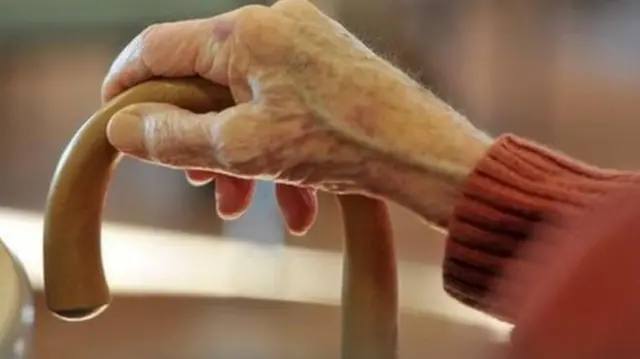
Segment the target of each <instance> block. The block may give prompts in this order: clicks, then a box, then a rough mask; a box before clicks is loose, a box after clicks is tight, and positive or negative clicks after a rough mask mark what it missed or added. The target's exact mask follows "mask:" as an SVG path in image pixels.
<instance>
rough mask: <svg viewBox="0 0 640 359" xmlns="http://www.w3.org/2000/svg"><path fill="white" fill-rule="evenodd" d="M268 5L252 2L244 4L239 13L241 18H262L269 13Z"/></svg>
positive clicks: (251, 19)
mask: <svg viewBox="0 0 640 359" xmlns="http://www.w3.org/2000/svg"><path fill="white" fill-rule="evenodd" d="M269 11H270V10H269V7H268V6H265V5H258V4H252V5H247V6H244V7H243V8H242V9H241V11H240V14H239V18H240V19H241V20H248V21H253V20H259V19H261V18H264V17H266V16H267V14H268V13H269Z"/></svg>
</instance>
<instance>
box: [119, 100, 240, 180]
mask: <svg viewBox="0 0 640 359" xmlns="http://www.w3.org/2000/svg"><path fill="white" fill-rule="evenodd" d="M238 107H239V106H236V107H232V108H229V109H227V110H225V111H223V112H220V113H204V114H196V113H193V112H191V111H188V110H185V109H182V108H179V107H177V106H173V105H170V104H161V103H143V104H136V105H131V106H128V107H126V108H124V109H122V110H120V111H118V112H117V113H116V114H115V115H114V116H113V117H112V118H111V120H110V122H109V124H108V126H107V138H108V140H109V142H110V143H111V144H112V145H113V146H114V147H115V148H117V149H118V150H119V151H121V152H123V153H125V154H128V155H130V156H133V157H137V158H139V159H142V160H146V161H149V162H154V163H158V164H162V165H165V166H168V167H175V168H206V169H219V168H220V163H218V161H217V160H216V158H217V157H218V156H217V154H216V153H215V148H216V146H215V144H214V141H213V136H212V128H213V127H212V124H214V123H216V124H219V125H223V123H224V122H225V120H229V119H230V118H231V117H238V115H239V114H240V113H239V112H242V111H238V110H241V109H239V108H238Z"/></svg>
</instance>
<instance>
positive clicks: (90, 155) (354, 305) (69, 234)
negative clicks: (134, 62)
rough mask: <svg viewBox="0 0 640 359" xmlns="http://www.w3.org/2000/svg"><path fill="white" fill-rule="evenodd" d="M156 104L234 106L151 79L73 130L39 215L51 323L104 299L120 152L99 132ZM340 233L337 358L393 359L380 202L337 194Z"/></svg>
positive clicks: (83, 314) (87, 313)
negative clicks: (110, 208)
mask: <svg viewBox="0 0 640 359" xmlns="http://www.w3.org/2000/svg"><path fill="white" fill-rule="evenodd" d="M141 102H163V103H171V104H174V105H176V106H179V107H182V108H185V109H188V110H191V111H193V112H198V113H203V112H209V111H220V110H222V109H224V108H226V107H229V106H232V105H234V102H233V98H232V96H231V94H230V92H229V90H228V89H227V88H224V87H221V86H219V85H215V84H212V83H211V82H208V81H205V80H203V79H199V78H188V79H162V80H151V81H148V82H145V83H143V84H140V85H138V86H136V87H134V88H131V89H129V90H128V91H126V92H124V93H122V94H121V95H119V96H117V97H116V98H114V99H113V100H111V101H110V102H109V103H107V104H106V105H105V106H104V107H103V108H101V109H100V110H99V111H98V112H96V113H95V114H94V115H93V116H91V118H90V119H89V120H88V121H87V122H86V123H85V124H84V125H83V126H82V127H81V128H80V130H78V132H77V133H76V134H75V136H74V137H73V139H72V140H71V142H70V143H69V144H68V146H67V148H66V149H65V151H64V153H63V155H62V156H61V158H60V161H59V163H58V167H57V169H56V172H55V174H54V176H53V179H52V182H51V187H50V189H49V196H48V199H47V204H46V210H45V218H44V282H45V295H46V302H47V305H48V307H49V309H50V310H51V311H52V312H53V313H54V314H55V315H56V316H58V317H59V318H62V319H65V320H70V321H74V320H75V321H78V320H86V319H89V318H91V317H94V316H96V315H98V314H99V313H100V312H101V311H102V310H104V309H105V308H106V307H107V305H108V304H109V302H110V293H109V288H108V285H107V282H106V280H105V276H104V270H103V267H102V258H101V251H100V231H101V221H102V209H103V205H104V202H105V198H106V194H107V190H108V187H109V183H110V181H111V173H112V171H113V170H114V169H115V167H116V165H117V163H118V161H119V159H120V158H121V156H122V155H121V154H120V153H119V152H118V151H117V150H116V149H115V148H114V147H113V146H111V144H110V143H109V142H108V140H107V137H106V127H107V124H108V122H109V120H110V118H111V117H112V116H113V115H114V114H115V113H116V112H117V111H119V110H121V109H122V108H124V107H126V106H128V105H131V104H134V103H141ZM338 200H339V203H340V207H341V210H342V217H343V222H344V228H345V261H344V276H343V280H344V283H343V295H342V304H343V323H342V327H343V329H342V330H343V335H342V358H343V359H393V358H396V355H397V353H396V351H397V318H398V310H397V278H396V277H397V274H396V260H395V254H394V250H393V243H392V235H391V230H390V224H389V218H388V214H387V210H386V207H385V205H384V203H383V202H381V201H378V200H375V199H371V198H367V197H363V196H357V195H342V196H338Z"/></svg>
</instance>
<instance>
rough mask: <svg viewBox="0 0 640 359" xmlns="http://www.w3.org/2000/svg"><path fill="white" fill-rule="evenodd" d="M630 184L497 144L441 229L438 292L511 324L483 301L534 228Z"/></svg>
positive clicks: (512, 140) (520, 146) (624, 177)
mask: <svg viewBox="0 0 640 359" xmlns="http://www.w3.org/2000/svg"><path fill="white" fill-rule="evenodd" d="M638 182H640V175H639V174H637V173H631V172H620V171H612V170H603V169H598V168H595V167H592V166H589V165H586V164H584V163H580V162H578V161H576V160H573V159H570V158H569V157H567V156H565V155H563V154H561V153H559V152H556V151H553V150H550V149H548V148H545V147H542V146H539V145H536V144H534V143H532V142H529V141H527V140H524V139H522V138H519V137H517V136H514V135H504V136H502V137H500V138H499V139H498V140H497V141H496V143H495V144H494V145H493V146H492V147H491V148H490V149H489V151H488V152H487V153H486V155H485V156H484V158H483V159H482V160H481V161H480V162H479V163H478V165H477V166H476V168H475V169H474V171H473V172H472V174H471V175H470V176H469V178H468V180H467V182H466V184H465V185H464V186H463V190H462V196H461V199H460V200H459V202H458V203H457V205H456V208H455V210H454V213H453V217H452V219H451V222H450V223H449V234H448V239H447V245H446V251H445V260H444V265H443V275H444V286H445V290H446V291H447V292H448V293H449V294H450V295H452V296H453V297H454V298H456V299H458V300H460V301H461V302H463V303H465V304H467V305H469V306H471V307H474V308H476V309H479V310H481V311H485V312H487V313H488V314H491V315H493V316H496V317H499V318H501V319H504V320H507V321H511V319H512V318H511V316H510V314H509V313H512V312H513V310H514V308H501V309H500V310H498V309H496V308H492V307H491V306H490V304H489V303H488V299H489V297H490V294H491V293H492V292H491V291H492V288H493V286H494V284H495V283H496V280H498V279H500V277H501V275H502V272H503V270H504V268H505V266H507V265H509V264H510V263H511V262H513V261H517V260H518V259H519V257H518V250H519V249H520V248H521V247H522V246H523V244H525V243H527V241H528V240H529V239H530V238H531V236H532V232H533V231H534V229H535V228H536V225H537V224H540V223H541V222H543V221H544V222H545V223H555V222H552V221H555V219H561V218H565V217H566V216H570V215H574V214H577V213H580V212H581V211H584V210H585V209H586V208H588V207H590V206H591V205H592V204H594V202H595V201H597V200H599V199H600V198H603V197H604V196H605V195H606V194H609V193H611V192H612V191H614V190H616V189H619V188H623V187H626V186H627V185H629V184H631V183H638ZM522 285H523V286H526V285H527V283H523V284H522Z"/></svg>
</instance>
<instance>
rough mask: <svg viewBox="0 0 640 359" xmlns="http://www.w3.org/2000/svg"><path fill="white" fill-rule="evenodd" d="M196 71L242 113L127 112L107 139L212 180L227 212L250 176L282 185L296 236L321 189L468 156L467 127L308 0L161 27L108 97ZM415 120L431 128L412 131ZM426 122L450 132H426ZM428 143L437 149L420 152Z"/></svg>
mask: <svg viewBox="0 0 640 359" xmlns="http://www.w3.org/2000/svg"><path fill="white" fill-rule="evenodd" d="M194 75H196V76H200V77H203V78H206V79H209V80H211V81H213V82H216V83H219V84H223V85H227V86H228V87H229V88H230V90H231V92H232V94H233V96H234V99H235V100H236V103H237V106H234V107H231V108H228V109H226V110H224V111H222V112H220V113H210V114H205V115H195V114H192V113H190V112H187V111H185V110H183V109H179V108H176V107H174V106H172V105H166V104H163V105H160V104H140V105H134V106H130V107H128V108H126V109H124V110H122V111H120V112H119V113H118V114H116V116H114V117H113V119H112V121H111V123H110V126H109V129H108V136H109V140H110V141H111V143H112V144H113V145H114V146H115V147H117V148H118V149H119V150H121V151H123V152H125V153H128V154H130V155H134V156H136V157H139V158H142V159H144V160H147V161H152V162H155V163H158V164H162V165H166V166H170V167H174V168H179V169H184V170H187V176H188V178H190V179H191V181H192V182H206V181H208V180H211V179H212V178H213V177H214V176H215V177H216V189H217V199H218V211H219V212H220V214H221V215H226V216H235V215H239V214H241V213H242V212H243V211H244V210H245V209H246V208H247V206H248V204H249V201H250V197H251V194H252V191H253V184H252V182H251V181H250V179H255V178H267V179H271V180H274V181H276V182H277V183H278V185H277V186H276V194H277V198H278V202H279V205H280V208H281V209H282V211H283V214H284V217H285V219H286V222H287V224H288V226H289V228H290V229H291V230H292V231H293V232H294V233H303V232H304V231H306V230H307V229H308V228H309V226H310V225H311V223H312V222H313V219H314V216H315V213H316V210H317V209H316V199H315V190H316V189H325V190H332V191H350V192H356V193H363V194H370V193H374V192H375V189H374V188H375V187H377V185H376V184H375V183H373V182H374V181H375V179H374V178H373V177H380V176H379V174H380V173H381V172H384V170H383V169H381V168H380V166H381V165H380V163H381V162H384V161H383V160H382V158H400V157H411V155H412V154H416V153H419V154H424V153H425V152H426V153H427V154H429V152H433V150H434V149H435V150H436V151H438V150H442V148H443V147H444V148H445V149H448V151H449V152H450V154H451V155H450V157H451V162H452V163H455V162H456V160H457V158H458V157H461V156H460V155H459V154H458V152H459V151H456V150H455V146H452V145H451V144H447V141H448V138H449V137H451V135H449V134H448V133H447V132H450V131H449V129H455V128H456V127H465V126H468V127H469V128H471V127H470V125H468V124H467V123H466V121H464V120H463V121H457V120H459V119H461V116H458V115H457V114H455V112H453V111H452V110H451V109H450V108H449V107H447V106H446V105H445V104H444V103H442V102H440V101H439V100H438V99H437V98H435V97H434V96H433V95H431V94H430V93H428V92H427V91H425V90H423V89H422V88H421V87H420V86H419V85H418V84H417V83H416V82H414V81H413V80H411V79H410V78H409V77H408V76H406V75H405V74H404V73H402V72H401V71H399V70H397V69H396V68H394V67H393V66H391V65H390V64H388V63H387V62H386V61H384V60H382V59H381V58H380V57H378V56H376V55H375V54H374V53H373V52H372V51H371V50H370V49H368V48H367V47H366V46H365V45H363V44H362V43H361V42H360V41H359V40H357V39H356V38H355V37H354V36H352V35H351V34H349V32H347V31H346V30H345V29H344V28H343V27H342V26H341V25H340V24H338V23H337V22H335V21H333V20H332V19H330V18H329V17H327V16H325V15H324V14H322V13H321V12H320V11H319V10H318V9H316V8H315V7H314V6H313V5H311V4H310V3H308V2H307V1H305V0H282V1H279V2H277V3H276V4H275V5H273V6H271V7H266V6H261V5H250V6H245V7H242V8H239V9H237V10H235V11H232V12H229V13H225V14H222V15H218V16H215V17H212V18H207V19H197V20H189V21H181V22H174V23H165V24H159V25H153V26H151V27H149V28H147V29H146V30H144V31H143V32H142V33H141V34H140V35H138V36H137V37H136V38H135V39H134V40H133V41H132V42H131V43H130V44H129V45H128V46H127V47H126V48H125V49H124V50H123V51H122V52H121V54H120V55H119V56H118V57H117V59H116V60H115V62H114V63H113V65H112V67H111V69H110V71H109V73H108V75H107V77H106V79H105V81H104V84H103V100H105V101H106V100H109V99H111V98H112V97H114V96H116V95H117V94H119V93H121V92H122V91H124V90H126V89H128V88H130V87H132V86H134V85H136V84H138V83H141V82H143V81H145V80H148V79H150V78H152V77H185V76H194ZM425 111H427V113H425ZM452 114H453V115H454V116H452ZM425 115H427V116H425ZM420 117H424V118H423V119H420ZM452 117H455V118H454V119H455V120H456V121H451V118H452ZM417 119H420V121H424V123H422V122H421V123H420V124H419V125H418V126H417V127H416V120H417ZM429 121H432V122H433V121H436V122H438V121H440V122H444V124H445V126H442V125H439V126H436V127H433V126H432V127H429V126H426V127H425V126H424V125H425V124H426V125H429ZM416 128H418V129H422V130H417V131H416ZM425 135H430V136H432V137H434V136H435V137H440V138H441V139H439V141H440V144H438V141H435V142H433V141H432V143H431V144H429V145H428V146H427V148H424V142H429V139H428V138H425ZM400 136H402V140H399V138H400ZM416 144H421V148H419V149H416V148H415V146H416ZM458 145H459V144H458ZM429 146H430V147H429ZM450 147H452V148H450ZM423 160H424V158H421V157H416V158H409V160H408V162H411V163H412V164H413V165H418V166H419V165H420V164H421V163H420V162H421V161H423ZM385 161H386V160H385ZM458 162H460V161H459V160H458ZM372 166H374V167H375V166H377V167H375V168H373V167H372ZM390 168H393V167H390ZM375 174H377V176H376V175H375Z"/></svg>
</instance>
